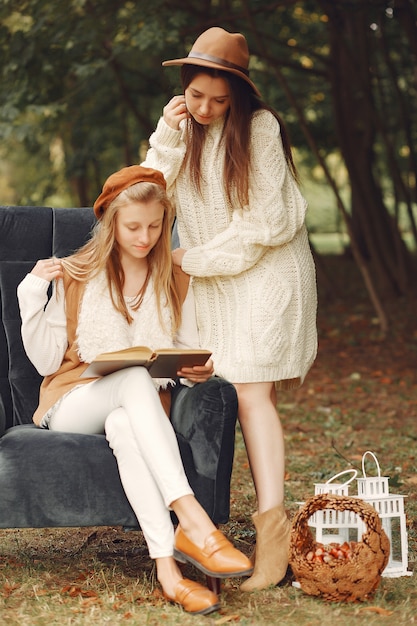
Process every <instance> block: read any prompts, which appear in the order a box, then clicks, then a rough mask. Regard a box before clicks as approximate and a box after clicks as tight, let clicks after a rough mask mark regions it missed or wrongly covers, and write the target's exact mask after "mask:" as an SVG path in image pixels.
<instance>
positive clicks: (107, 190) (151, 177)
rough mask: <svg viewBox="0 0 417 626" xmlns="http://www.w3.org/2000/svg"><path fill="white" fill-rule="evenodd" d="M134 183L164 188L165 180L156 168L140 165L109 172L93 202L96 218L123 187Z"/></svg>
mask: <svg viewBox="0 0 417 626" xmlns="http://www.w3.org/2000/svg"><path fill="white" fill-rule="evenodd" d="M136 183H155V184H156V185H161V187H163V188H164V189H166V186H167V184H166V181H165V178H164V176H163V174H162V172H159V171H158V170H154V169H151V168H150V167H142V166H141V165H130V166H129V167H124V168H123V169H121V170H119V171H118V172H115V173H114V174H111V175H110V176H109V177H108V179H107V180H106V182H105V183H104V185H103V191H102V192H101V194H100V195H99V197H98V198H97V200H96V201H95V202H94V207H93V208H94V213H95V216H96V218H97V219H100V218H101V217H102V216H103V213H104V211H105V210H106V209H107V208H108V206H109V205H110V204H111V202H113V200H114V199H115V198H116V197H117V196H118V195H119V193H121V192H122V191H123V190H124V189H127V188H128V187H131V186H132V185H135V184H136Z"/></svg>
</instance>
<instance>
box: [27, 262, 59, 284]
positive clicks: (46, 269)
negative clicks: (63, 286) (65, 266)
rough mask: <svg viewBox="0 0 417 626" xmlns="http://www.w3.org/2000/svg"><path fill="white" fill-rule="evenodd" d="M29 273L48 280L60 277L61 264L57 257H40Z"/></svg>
mask: <svg viewBox="0 0 417 626" xmlns="http://www.w3.org/2000/svg"><path fill="white" fill-rule="evenodd" d="M31 274H34V275H35V276H39V278H43V279H44V280H47V281H48V282H51V280H54V279H55V278H62V277H63V273H62V264H61V261H60V260H59V259H56V258H55V257H52V258H51V259H40V260H39V261H38V262H37V263H36V265H35V267H34V268H33V269H32V271H31Z"/></svg>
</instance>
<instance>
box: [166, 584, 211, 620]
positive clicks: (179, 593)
mask: <svg viewBox="0 0 417 626" xmlns="http://www.w3.org/2000/svg"><path fill="white" fill-rule="evenodd" d="M164 597H165V599H166V600H169V601H170V602H174V603H175V604H179V605H180V606H182V608H183V609H184V611H187V612H188V613H193V614H194V615H207V614H208V613H213V612H214V611H217V610H218V609H219V608H220V602H219V598H218V597H217V596H216V594H215V593H213V592H212V591H210V590H209V589H207V588H206V587H203V585H200V584H199V583H196V582H194V581H193V580H189V579H188V578H183V579H182V580H180V581H179V583H177V586H176V587H175V596H174V597H170V596H168V595H167V594H166V593H164Z"/></svg>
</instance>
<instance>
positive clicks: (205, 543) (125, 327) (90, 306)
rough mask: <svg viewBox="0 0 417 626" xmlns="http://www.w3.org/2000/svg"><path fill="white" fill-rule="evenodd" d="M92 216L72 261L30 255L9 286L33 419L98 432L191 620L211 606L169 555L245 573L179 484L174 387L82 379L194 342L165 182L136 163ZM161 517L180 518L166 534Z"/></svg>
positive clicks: (107, 187) (244, 564)
mask: <svg viewBox="0 0 417 626" xmlns="http://www.w3.org/2000/svg"><path fill="white" fill-rule="evenodd" d="M94 211H95V214H96V217H97V219H98V221H97V224H96V226H95V228H94V231H93V235H92V237H91V239H90V240H89V241H88V242H87V244H86V245H85V246H84V247H83V248H81V249H80V250H79V251H78V252H76V253H75V254H74V255H72V256H70V257H66V258H63V259H56V258H53V259H42V260H39V261H38V262H37V263H36V265H35V267H34V268H33V269H32V271H31V272H30V273H29V274H27V276H26V277H25V278H24V280H23V281H22V282H21V283H20V285H19V287H18V297H19V304H20V309H21V315H22V337H23V342H24V346H25V350H26V352H27V354H28V356H29V358H30V359H31V361H32V362H33V364H34V365H35V367H36V368H37V370H38V371H39V372H40V373H41V374H42V375H43V376H45V378H44V380H43V383H42V386H41V392H40V403H39V407H38V409H37V410H36V412H35V414H34V421H35V422H36V423H37V424H39V425H41V426H43V427H45V428H50V429H51V430H61V431H66V432H78V433H103V432H105V434H106V437H107V439H108V441H109V444H110V446H111V448H112V449H113V452H114V455H115V457H116V459H117V463H118V468H119V473H120V478H121V482H122V485H123V487H124V489H125V492H126V495H127V498H128V499H129V501H130V503H131V505H132V508H133V510H134V512H135V514H136V516H137V518H138V520H139V524H140V526H141V528H142V531H143V533H144V537H145V539H146V542H147V544H148V548H149V553H150V556H151V558H153V559H155V561H156V568H157V576H158V580H159V581H160V583H161V585H162V588H163V591H164V594H165V597H166V598H167V599H168V600H170V601H172V602H176V603H178V604H180V605H182V606H183V607H184V609H185V610H186V611H189V612H191V613H201V614H206V613H210V612H212V611H215V610H217V609H218V608H219V599H218V597H217V595H216V594H215V593H213V592H212V591H210V590H209V589H207V588H205V587H204V586H203V585H200V584H198V583H196V582H194V581H191V580H188V579H184V578H183V576H182V574H181V571H180V570H179V568H178V566H177V564H176V561H175V559H174V550H175V554H176V556H177V557H179V558H180V559H181V560H183V561H190V562H192V563H194V564H195V565H196V566H197V567H199V568H200V569H201V570H202V571H204V572H205V573H207V574H209V575H212V576H220V577H226V576H240V575H241V574H242V573H243V574H244V575H248V574H250V573H251V571H252V569H251V563H250V561H249V559H248V558H247V557H246V556H244V555H243V554H242V553H241V552H239V551H238V550H236V549H235V548H234V547H233V546H232V544H231V543H230V542H229V541H228V540H227V539H226V537H225V536H224V535H223V534H222V533H221V532H220V531H219V530H217V529H216V527H215V526H214V524H213V523H212V521H211V520H210V518H209V517H208V515H207V514H206V512H205V511H204V509H203V508H202V507H201V506H200V504H199V503H198V501H197V500H196V498H195V497H194V494H193V493H192V490H191V488H190V486H189V483H188V481H187V478H186V476H185V472H184V469H183V465H182V461H181V457H180V454H179V449H178V445H177V440H176V437H175V434H174V430H173V428H172V425H171V423H170V421H169V420H168V419H167V415H166V413H165V411H164V408H163V405H162V402H161V400H163V399H164V398H166V397H167V395H168V396H169V393H167V392H165V395H164V389H165V388H166V387H167V385H169V384H171V383H172V384H174V383H173V381H169V380H167V379H151V377H150V375H149V373H148V371H147V370H146V369H145V368H143V367H131V368H127V369H123V370H119V371H117V372H114V373H113V374H109V375H107V376H104V377H103V378H94V379H92V378H80V376H81V374H82V373H83V372H84V371H85V369H86V368H87V366H88V364H89V363H91V362H92V361H93V360H94V358H95V357H96V356H97V355H98V354H100V353H102V352H110V351H114V350H120V349H123V348H128V347H130V346H132V345H147V346H149V347H150V348H151V349H156V348H159V347H173V346H174V345H178V344H179V345H182V346H183V347H184V346H186V345H188V346H191V347H197V346H198V343H197V342H198V334H197V332H196V325H195V317H194V302H193V299H192V292H191V290H188V278H187V277H186V280H184V276H185V275H183V273H182V272H181V271H180V272H178V268H176V270H175V271H173V265H172V259H171V243H170V236H171V225H172V220H173V210H172V206H171V204H170V202H169V201H168V199H167V196H166V183H165V180H164V177H163V175H162V174H161V172H159V171H156V170H153V169H149V168H144V167H141V166H139V165H134V166H131V167H127V168H124V169H122V170H121V171H119V172H116V173H115V174H112V175H111V176H110V177H109V178H108V179H107V181H106V183H105V184H104V187H103V191H102V193H101V194H100V196H99V197H98V199H97V200H96V202H95V204H94ZM51 281H53V282H54V293H53V295H52V298H51V300H50V301H49V303H48V304H47V306H46V308H45V305H46V303H47V291H48V287H49V285H50V283H51ZM212 371H213V364H212V361H211V360H209V361H208V362H207V364H206V365H205V366H202V367H197V368H192V369H191V368H188V369H187V370H184V371H181V372H180V374H181V375H182V376H184V377H185V378H188V379H189V380H190V381H192V382H193V383H198V382H202V381H204V380H207V379H208V378H209V377H210V376H211V375H212ZM158 391H159V392H160V393H159V394H158ZM162 396H164V398H163V397H162ZM138 485H140V489H138ZM170 510H172V511H174V512H175V514H176V515H177V518H178V520H179V526H178V529H177V531H176V534H175V537H174V529H173V525H172V522H171V517H170Z"/></svg>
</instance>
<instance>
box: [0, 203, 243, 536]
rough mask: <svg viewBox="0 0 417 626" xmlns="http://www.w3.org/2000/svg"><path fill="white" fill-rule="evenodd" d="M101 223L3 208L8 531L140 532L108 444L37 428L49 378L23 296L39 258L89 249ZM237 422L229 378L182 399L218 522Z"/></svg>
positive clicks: (0, 296) (185, 391)
mask: <svg viewBox="0 0 417 626" xmlns="http://www.w3.org/2000/svg"><path fill="white" fill-rule="evenodd" d="M93 222H94V216H93V212H92V209H89V208H82V209H54V208H50V207H16V206H14V207H13V206H6V207H5V206H2V207H0V306H1V320H0V528H13V527H14V528H19V527H20V528H22V527H27V528H41V527H76V526H123V527H127V528H138V523H137V519H136V517H135V515H134V513H133V511H132V509H131V507H130V505H129V503H128V501H127V499H126V497H125V494H124V491H123V489H122V486H121V483H120V480H119V475H118V471H117V465H116V461H115V458H114V457H113V454H112V451H111V449H110V448H109V446H108V444H107V441H106V439H105V437H104V436H102V435H79V434H67V433H58V432H51V431H48V430H42V429H40V428H37V427H36V426H34V425H33V424H32V421H31V418H32V414H33V411H34V409H35V408H36V406H37V402H38V391H39V385H40V382H41V378H40V376H39V375H38V374H37V372H36V371H35V369H34V368H33V366H32V365H31V363H30V362H29V360H28V359H27V357H26V354H25V352H24V349H23V345H22V341H21V335H20V316H19V309H18V303H17V297H16V288H17V285H18V283H19V282H20V281H21V280H22V278H23V277H24V276H25V274H26V273H27V272H28V271H30V269H31V268H32V267H33V265H34V263H35V261H36V260H37V259H39V258H47V257H50V256H52V255H55V256H57V257H60V256H64V255H66V254H69V253H71V252H72V251H74V250H75V249H76V248H78V247H79V246H80V245H82V244H83V243H84V241H85V240H86V238H87V237H88V235H89V233H90V230H91V227H92V224H93ZM236 413H237V399H236V393H235V390H234V387H233V386H232V385H231V384H230V383H228V382H226V381H224V380H222V379H219V378H213V379H211V380H209V381H207V382H206V383H203V384H201V385H196V386H195V387H193V388H191V389H190V388H187V387H183V386H181V385H178V386H177V387H176V388H175V390H174V391H173V398H172V409H171V420H172V423H173V426H174V429H175V432H176V434H177V439H178V442H179V446H180V451H181V455H182V458H183V462H184V466H185V470H186V473H187V476H188V479H189V481H190V483H191V486H192V488H193V489H194V492H195V494H196V497H197V498H198V500H199V501H200V502H201V504H202V505H203V506H204V508H205V509H206V511H207V512H208V514H209V515H210V517H211V518H212V519H213V521H214V522H215V523H224V522H226V521H227V520H228V517H229V497H230V478H231V471H232V463H233V449H234V433H235V423H236Z"/></svg>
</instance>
